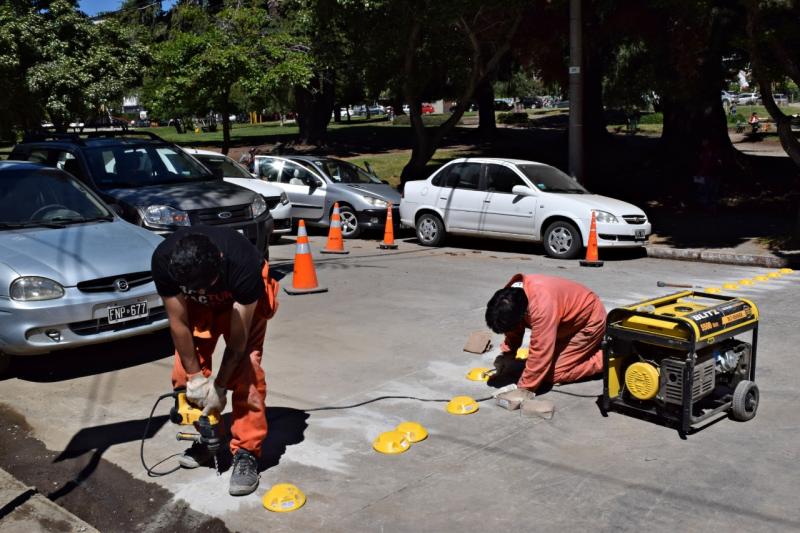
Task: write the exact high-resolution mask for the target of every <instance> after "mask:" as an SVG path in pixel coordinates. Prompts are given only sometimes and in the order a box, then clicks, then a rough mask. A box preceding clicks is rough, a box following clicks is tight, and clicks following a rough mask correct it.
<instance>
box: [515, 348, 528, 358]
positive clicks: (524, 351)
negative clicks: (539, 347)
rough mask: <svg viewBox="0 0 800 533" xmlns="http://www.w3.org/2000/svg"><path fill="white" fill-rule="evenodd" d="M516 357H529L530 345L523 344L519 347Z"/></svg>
mask: <svg viewBox="0 0 800 533" xmlns="http://www.w3.org/2000/svg"><path fill="white" fill-rule="evenodd" d="M514 358H515V359H523V360H524V359H527V358H528V347H527V346H522V347H520V348H518V349H517V354H516V355H515V356H514Z"/></svg>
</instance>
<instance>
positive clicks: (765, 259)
mask: <svg viewBox="0 0 800 533" xmlns="http://www.w3.org/2000/svg"><path fill="white" fill-rule="evenodd" d="M645 250H646V251H647V257H654V258H656V259H674V260H678V261H699V262H704V263H722V264H726V265H743V266H760V267H766V268H782V267H787V266H791V264H792V263H796V260H795V261H792V259H790V258H786V257H777V256H774V255H756V254H737V253H735V252H733V253H732V252H714V251H710V250H703V249H692V248H669V247H667V246H646V247H645Z"/></svg>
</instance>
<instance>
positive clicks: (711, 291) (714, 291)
mask: <svg viewBox="0 0 800 533" xmlns="http://www.w3.org/2000/svg"><path fill="white" fill-rule="evenodd" d="M703 290H704V291H705V292H707V293H708V294H719V293H721V292H722V290H721V289H720V288H719V287H706V288H705V289H703Z"/></svg>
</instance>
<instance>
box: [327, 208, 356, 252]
mask: <svg viewBox="0 0 800 533" xmlns="http://www.w3.org/2000/svg"><path fill="white" fill-rule="evenodd" d="M330 226H331V229H330V230H329V231H328V243H327V244H326V245H325V248H324V249H322V250H320V252H321V253H323V254H349V253H350V252H348V251H347V250H345V249H344V241H343V240H342V218H341V217H340V216H339V202H335V203H334V204H333V214H332V215H331V224H330Z"/></svg>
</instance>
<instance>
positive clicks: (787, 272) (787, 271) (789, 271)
mask: <svg viewBox="0 0 800 533" xmlns="http://www.w3.org/2000/svg"><path fill="white" fill-rule="evenodd" d="M778 272H780V273H781V274H791V273H792V272H794V270H792V269H791V268H782V269H780V270H778Z"/></svg>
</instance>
